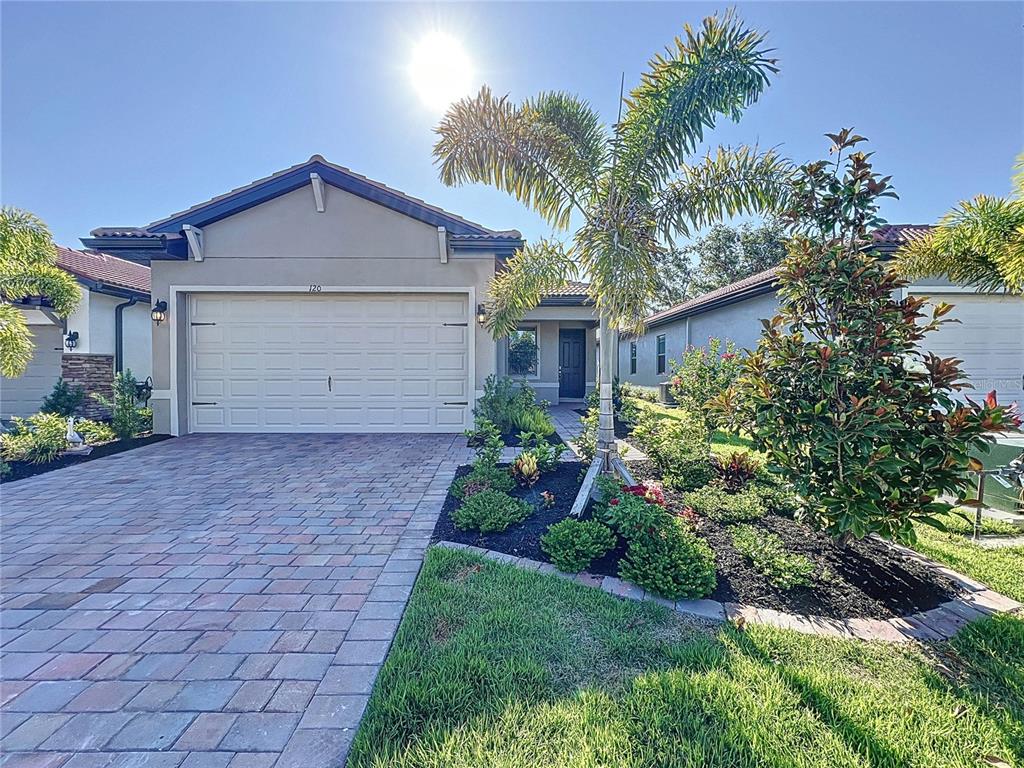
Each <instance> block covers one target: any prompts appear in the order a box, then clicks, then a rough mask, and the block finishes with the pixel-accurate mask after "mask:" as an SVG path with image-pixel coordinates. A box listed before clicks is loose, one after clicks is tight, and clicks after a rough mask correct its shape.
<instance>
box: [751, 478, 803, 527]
mask: <svg viewBox="0 0 1024 768" xmlns="http://www.w3.org/2000/svg"><path fill="white" fill-rule="evenodd" d="M747 490H749V491H751V492H752V493H754V494H756V495H757V496H758V498H760V499H761V502H762V503H763V504H764V505H765V507H767V508H768V510H769V511H771V512H774V513H775V514H777V515H781V516H782V517H790V518H791V517H795V516H796V515H797V514H798V513H799V512H800V497H799V496H797V495H796V493H795V492H794V491H793V489H792V487H791V486H789V485H788V484H785V483H765V482H762V481H760V480H755V481H754V482H753V483H751V484H750V485H748V486H747Z"/></svg>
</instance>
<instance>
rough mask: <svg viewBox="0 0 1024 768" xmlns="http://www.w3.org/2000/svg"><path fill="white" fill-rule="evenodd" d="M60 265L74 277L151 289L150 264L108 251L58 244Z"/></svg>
mask: <svg viewBox="0 0 1024 768" xmlns="http://www.w3.org/2000/svg"><path fill="white" fill-rule="evenodd" d="M57 266H59V267H60V268H61V269H63V270H64V271H65V272H70V273H71V274H72V275H74V276H75V277H81V278H83V279H85V280H94V281H95V282H97V283H105V284H106V285H111V286H116V287H118V288H128V289H130V290H133V291H139V292H141V293H149V267H146V266H143V265H142V264H136V263H134V262H131V261H125V260H124V259H119V258H117V257H116V256H111V255H110V254H107V253H97V252H94V251H76V250H73V249H71V248H64V247H62V246H59V245H58V246H57Z"/></svg>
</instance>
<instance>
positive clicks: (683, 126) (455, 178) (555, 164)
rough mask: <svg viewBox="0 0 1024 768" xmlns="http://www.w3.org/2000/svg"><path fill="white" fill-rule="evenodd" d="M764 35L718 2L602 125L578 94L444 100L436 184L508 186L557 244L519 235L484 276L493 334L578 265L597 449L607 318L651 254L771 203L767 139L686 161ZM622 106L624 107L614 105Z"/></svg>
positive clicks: (738, 93)
mask: <svg viewBox="0 0 1024 768" xmlns="http://www.w3.org/2000/svg"><path fill="white" fill-rule="evenodd" d="M770 53H771V51H770V50H769V49H767V48H765V47H764V36H763V35H762V34H760V33H758V32H755V31H752V30H749V29H747V28H745V27H744V26H743V24H742V23H741V22H740V20H739V19H738V18H737V17H736V16H735V15H734V14H733V13H732V12H728V13H726V14H725V15H724V16H723V17H721V18H719V17H717V16H712V17H709V18H706V19H704V22H703V25H702V26H701V28H700V29H699V30H698V31H694V30H692V29H691V28H690V27H689V25H687V26H686V28H685V38H676V40H675V44H674V46H673V47H671V48H669V49H668V50H667V51H666V53H665V54H663V55H658V56H655V57H654V58H653V59H651V61H650V62H649V69H648V71H647V72H645V73H644V74H643V76H642V78H641V82H640V85H638V86H637V87H636V88H634V89H633V91H632V92H631V93H630V95H629V97H628V98H621V96H620V101H619V119H618V121H617V122H616V123H615V125H614V126H613V128H612V130H611V131H608V130H607V129H606V128H605V126H604V125H603V124H602V123H601V120H600V118H599V117H598V115H597V114H596V112H595V111H594V110H593V109H592V108H591V107H590V105H589V104H587V103H586V102H585V101H584V100H582V99H580V98H578V97H576V96H573V95H571V94H569V93H565V92H549V93H541V94H540V95H538V96H536V97H535V98H533V99H529V100H527V101H525V102H523V103H522V104H521V105H518V106H517V105H514V104H512V103H510V102H509V100H508V98H507V97H495V96H494V95H493V94H492V93H491V91H490V89H489V88H487V87H486V86H485V87H484V88H482V89H481V90H480V92H479V94H477V95H476V96H475V97H470V98H466V99H463V100H462V101H459V102H456V103H455V104H452V105H451V107H449V109H448V112H447V114H446V115H445V116H444V118H443V119H442V121H441V123H440V125H439V126H438V127H437V128H436V132H437V133H438V134H439V136H440V138H439V139H438V141H437V144H436V145H435V147H434V156H435V158H436V160H437V162H438V164H439V167H440V175H441V180H442V181H443V182H444V183H445V184H447V185H449V186H453V185H457V184H463V183H467V182H469V183H472V182H479V183H484V184H490V185H492V186H495V187H497V188H498V189H502V190H504V191H506V192H508V193H509V194H511V195H513V196H514V197H516V198H517V199H518V200H519V201H521V202H522V203H524V204H525V205H527V206H529V207H530V208H532V209H533V210H535V211H536V212H537V213H539V214H540V215H541V216H543V217H544V219H546V220H547V221H548V222H549V223H550V224H551V225H552V226H553V227H555V228H558V229H562V230H566V229H568V228H569V227H570V224H573V223H575V224H576V225H577V228H576V229H575V232H574V233H573V236H572V239H571V241H570V242H567V243H566V242H560V241H558V240H555V239H542V240H539V241H538V242H535V243H531V244H529V245H527V246H525V247H524V248H523V249H522V250H520V251H519V252H518V253H516V254H515V255H514V256H513V257H512V258H511V259H509V261H508V264H507V268H506V269H505V270H504V271H502V272H501V273H500V274H499V275H498V276H496V277H495V279H494V281H493V283H492V286H491V297H490V299H489V304H490V306H489V319H488V328H489V329H490V331H491V332H492V333H493V334H494V336H495V338H499V337H501V336H503V335H506V334H508V333H509V332H510V331H512V330H514V329H515V328H516V325H517V323H518V322H519V321H520V320H521V319H522V316H523V314H524V313H525V312H527V311H528V310H529V309H531V308H532V307H534V306H536V305H537V304H538V303H539V302H540V299H541V297H542V296H543V295H544V294H546V293H549V292H551V291H553V290H557V289H558V288H559V287H560V286H561V285H562V284H564V282H565V281H567V280H570V279H572V278H573V277H576V276H577V275H578V274H579V273H580V272H583V273H585V274H587V275H588V276H589V279H590V286H591V287H590V291H591V294H592V296H593V298H594V300H595V303H596V305H597V307H598V311H599V315H600V323H601V330H600V333H601V380H600V395H601V397H600V427H599V433H598V455H600V456H602V457H603V458H604V460H605V467H606V469H607V468H608V465H609V464H610V461H611V459H612V458H613V456H614V451H615V440H614V429H613V415H612V383H611V380H612V377H611V376H610V375H608V372H609V371H610V370H611V365H612V359H613V357H612V351H613V347H614V345H615V344H616V339H615V337H616V335H617V333H618V331H619V329H624V330H637V331H638V330H640V329H641V328H642V327H643V318H644V317H645V314H646V312H645V308H646V307H647V306H648V302H649V300H650V298H651V295H652V293H653V291H654V289H655V285H656V281H655V276H656V272H655V265H656V259H657V257H658V256H659V255H660V254H661V253H662V252H663V251H664V249H665V247H666V243H671V241H672V239H673V237H675V236H677V235H680V234H682V235H688V234H689V233H690V232H691V230H693V229H699V228H701V227H704V226H706V225H708V224H710V223H713V222H715V221H718V220H720V219H722V218H724V217H725V216H728V215H734V214H739V213H746V212H754V211H758V210H765V209H774V208H776V207H777V206H778V205H779V204H780V202H781V200H782V199H783V198H784V196H785V194H786V190H787V189H788V183H787V180H788V177H789V174H790V172H791V164H790V163H789V161H787V160H785V159H783V158H781V157H780V156H779V155H778V154H777V153H776V152H774V151H771V150H769V151H766V152H759V151H758V150H757V148H756V147H755V148H751V147H746V146H742V147H739V148H727V147H719V148H718V149H717V150H716V151H714V152H708V153H707V155H706V156H704V157H698V158H696V159H693V156H694V155H695V153H696V151H697V149H698V146H699V145H701V144H702V143H703V142H704V139H705V136H704V134H705V130H707V129H711V128H713V127H714V125H715V122H716V120H718V119H719V118H720V117H729V118H731V119H733V120H734V121H735V120H739V118H740V117H741V116H742V114H743V111H744V109H745V108H746V107H748V106H750V105H751V104H753V103H754V102H755V101H757V99H758V97H759V96H760V95H761V93H762V92H763V91H764V89H765V88H766V87H767V86H768V84H769V78H770V76H771V75H773V74H774V73H776V72H777V71H778V70H777V68H776V66H775V64H776V62H775V60H774V59H772V58H769V55H770ZM623 112H624V114H623Z"/></svg>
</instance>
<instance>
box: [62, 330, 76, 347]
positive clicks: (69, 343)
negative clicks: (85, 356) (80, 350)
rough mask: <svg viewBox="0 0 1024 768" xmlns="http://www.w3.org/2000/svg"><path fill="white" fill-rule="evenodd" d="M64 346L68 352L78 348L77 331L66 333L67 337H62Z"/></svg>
mask: <svg viewBox="0 0 1024 768" xmlns="http://www.w3.org/2000/svg"><path fill="white" fill-rule="evenodd" d="M64 346H65V347H67V348H68V352H70V351H71V350H73V349H74V348H75V347H77V346H78V331H70V332H68V335H67V336H65V337H64Z"/></svg>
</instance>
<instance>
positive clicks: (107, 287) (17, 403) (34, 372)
mask: <svg viewBox="0 0 1024 768" xmlns="http://www.w3.org/2000/svg"><path fill="white" fill-rule="evenodd" d="M57 265H58V266H59V267H60V268H61V269H63V270H64V271H65V272H68V273H70V274H71V275H73V276H74V277H75V279H76V280H77V282H78V284H79V286H80V287H81V289H82V300H81V302H80V303H79V305H78V307H77V308H76V309H75V311H74V312H72V313H71V315H69V316H68V317H67V319H66V320H61V319H60V318H58V317H56V316H55V315H54V314H53V313H52V312H50V311H49V308H48V307H47V303H46V300H45V299H30V300H28V301H27V302H26V303H24V304H23V305H22V306H21V311H22V313H23V314H24V315H25V318H26V320H27V322H28V324H29V329H30V330H31V332H32V336H33V341H34V342H35V345H36V346H35V351H34V353H33V356H32V360H31V362H30V363H29V366H28V369H27V370H26V371H25V373H23V374H22V375H21V376H19V377H17V378H14V379H8V378H6V377H5V378H4V379H3V382H2V386H0V418H2V419H5V420H6V419H10V418H11V417H12V416H28V415H30V414H33V413H35V412H36V411H38V410H39V406H40V405H41V403H42V401H43V398H44V397H46V396H47V395H48V394H50V391H51V390H52V389H53V385H54V384H55V383H56V382H57V379H58V378H63V379H64V380H65V381H67V382H68V383H69V384H73V385H78V386H82V387H84V388H85V390H86V392H87V393H92V392H98V393H100V394H103V395H106V396H108V397H109V396H110V394H111V393H112V388H111V385H112V383H113V379H114V373H115V372H117V371H121V370H124V369H130V370H131V371H132V374H133V375H134V376H135V378H136V379H138V380H139V381H145V380H146V378H147V377H148V376H149V375H150V373H151V370H152V363H151V360H152V351H151V332H150V325H151V322H150V319H149V314H150V306H149V268H148V267H145V266H143V265H141V264H136V263H133V262H130V261H125V260H124V259H119V258H117V257H115V256H111V255H109V254H105V253H95V252H89V251H76V250H73V249H71V248H63V247H60V246H58V247H57ZM82 413H83V415H86V416H94V417H95V416H99V415H102V414H103V408H102V407H101V406H100V405H99V404H98V403H96V402H95V401H94V400H93V399H92V398H89V397H87V398H86V400H85V403H84V404H83V407H82Z"/></svg>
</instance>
